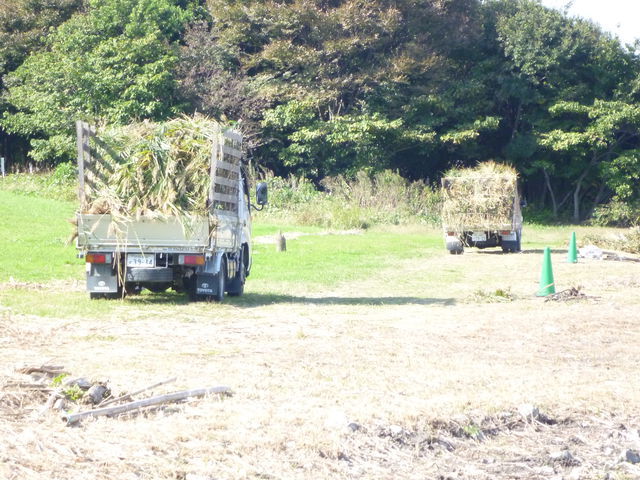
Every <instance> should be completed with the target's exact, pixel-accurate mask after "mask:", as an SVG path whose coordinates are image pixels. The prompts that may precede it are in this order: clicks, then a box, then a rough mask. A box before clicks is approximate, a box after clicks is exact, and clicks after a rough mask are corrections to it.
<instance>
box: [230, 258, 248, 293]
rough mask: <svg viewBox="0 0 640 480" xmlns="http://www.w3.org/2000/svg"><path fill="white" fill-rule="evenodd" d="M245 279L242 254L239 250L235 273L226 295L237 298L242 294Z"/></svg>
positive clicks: (245, 272) (245, 273) (245, 271)
mask: <svg viewBox="0 0 640 480" xmlns="http://www.w3.org/2000/svg"><path fill="white" fill-rule="evenodd" d="M246 279H247V270H246V266H245V263H244V253H243V251H242V250H241V251H240V253H239V254H238V259H237V262H236V272H235V275H234V276H233V278H232V279H231V280H230V281H229V283H228V286H227V293H228V294H229V296H230V297H239V296H240V295H242V294H243V293H244V283H245V281H246Z"/></svg>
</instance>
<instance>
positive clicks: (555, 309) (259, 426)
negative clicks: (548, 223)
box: [0, 250, 640, 480]
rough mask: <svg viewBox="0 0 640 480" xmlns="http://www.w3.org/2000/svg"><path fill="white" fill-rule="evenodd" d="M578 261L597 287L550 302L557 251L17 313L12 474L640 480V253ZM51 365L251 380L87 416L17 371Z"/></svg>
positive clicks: (5, 406) (569, 282) (9, 447)
mask: <svg viewBox="0 0 640 480" xmlns="http://www.w3.org/2000/svg"><path fill="white" fill-rule="evenodd" d="M565 258H566V252H556V253H554V254H553V264H554V275H555V279H556V283H557V289H558V291H561V290H563V289H568V288H572V287H576V288H577V287H578V286H579V287H580V291H581V292H583V293H584V294H585V295H587V296H588V298H577V299H575V300H572V301H549V302H545V300H544V299H543V298H537V297H535V292H536V291H537V287H538V279H539V274H540V267H541V255H540V254H539V252H529V253H527V252H525V253H522V254H511V255H501V254H491V253H488V252H479V251H473V250H470V251H468V252H466V253H465V254H464V255H462V256H449V255H447V254H446V253H445V252H443V254H442V255H441V256H438V257H436V258H433V259H419V258H416V259H413V260H411V261H407V262H402V263H400V264H398V265H394V266H393V268H390V269H388V270H385V271H384V272H381V274H380V275H379V276H377V277H376V278H370V279H368V280H367V281H364V282H360V283H358V284H345V285H336V286H334V287H332V288H327V289H324V290H315V291H307V290H306V289H305V287H304V286H300V287H299V288H292V289H291V291H288V292H280V293H278V292H275V293H276V294H277V295H274V292H269V291H268V287H263V286H258V285H253V286H252V285H251V284H249V285H248V288H247V298H246V303H243V302H238V303H234V304H230V303H229V304H222V305H218V304H206V303H198V304H185V305H171V304H166V305H163V304H162V303H159V304H153V305H146V306H140V305H139V304H136V303H135V302H133V301H125V302H124V303H119V304H118V305H117V306H115V307H114V309H113V311H112V312H111V313H109V314H101V315H96V316H94V317H87V318H85V317H83V318H42V317H38V316H35V315H25V314H18V313H15V312H13V311H11V310H10V309H6V308H4V309H0V365H2V366H3V367H2V371H1V372H0V375H1V376H0V385H1V386H2V390H1V393H0V436H1V437H2V438H3V440H2V442H0V477H2V478H7V479H39V478H72V477H78V476H80V477H82V478H93V479H95V480H103V479H104V480H107V479H109V480H111V479H114V478H118V479H129V478H131V479H190V480H200V479H217V478H225V479H244V478H262V479H266V478H274V479H275V478H287V479H289V478H314V479H322V478H326V479H329V478H362V479H374V478H375V479H379V478H406V479H413V478H416V479H417V478H420V479H424V478H441V479H449V478H451V479H454V478H455V479H458V478H465V479H513V478H523V479H561V478H566V479H576V480H578V479H584V480H587V479H589V480H591V479H604V478H610V479H620V480H622V479H631V478H640V467H638V464H635V463H634V461H635V457H634V452H637V451H638V450H640V436H639V433H638V432H639V431H640V430H639V429H640V421H639V420H638V417H637V411H638V408H639V407H640V396H638V393H637V392H638V391H640V377H638V375H637V365H636V364H637V362H636V358H637V352H638V345H639V344H640V330H639V329H638V325H637V323H638V308H639V307H640V293H639V292H640V291H639V290H638V285H639V284H640V265H639V264H638V263H633V262H629V263H626V262H606V261H588V262H587V261H584V262H579V263H578V264H575V265H573V264H567V263H566V261H565ZM48 288H52V289H54V290H55V291H58V290H57V288H58V286H56V285H52V286H50V287H48ZM261 288H262V290H261ZM25 291H28V288H26V289H25ZM498 291H502V292H507V291H508V292H509V294H508V295H507V296H501V295H499V294H497V292H498ZM493 297H501V298H503V299H504V300H503V301H495V298H493ZM44 362H54V363H56V364H58V365H64V367H65V369H66V370H68V371H69V372H71V373H72V374H73V375H77V376H86V377H88V378H99V379H101V380H104V381H105V382H108V383H109V386H110V388H111V389H112V391H113V392H115V393H116V394H119V393H123V392H130V391H133V390H136V389H139V388H142V387H144V386H146V385H149V384H152V383H154V382H156V381H159V380H162V379H163V378H167V377H172V376H176V377H177V378H178V380H177V381H176V382H175V383H174V384H171V385H164V386H162V387H159V388H158V389H157V390H154V392H153V393H154V394H156V393H165V392H170V391H176V390H179V389H190V388H198V387H205V386H209V385H215V384H224V385H229V386H230V387H231V388H232V390H233V391H234V394H233V396H231V397H228V398H220V397H217V396H212V397H207V398H204V399H197V400H193V401H188V402H185V403H180V404H175V405H168V406H166V407H163V408H160V409H154V410H151V411H143V412H140V413H139V414H137V415H125V416H121V417H115V418H102V417H101V418H96V419H90V420H86V421H84V422H82V423H81V424H80V426H78V427H73V428H71V427H67V426H65V424H64V423H63V422H62V421H61V418H60V417H61V415H60V413H59V412H52V411H49V412H47V413H46V414H44V415H42V414H41V410H42V408H41V407H42V405H43V401H44V400H45V399H46V395H45V394H43V393H42V392H38V391H35V390H34V389H33V388H30V387H28V384H29V382H31V380H30V379H29V378H25V377H24V374H19V373H17V372H16V369H17V368H19V367H20V366H23V365H24V364H42V363H44ZM20 382H23V383H22V384H21V383H20ZM21 385H22V386H21ZM524 404H531V405H534V406H535V407H537V408H538V409H539V412H541V413H542V415H541V416H536V417H532V416H526V415H523V414H522V412H521V411H520V410H519V407H521V406H522V405H524Z"/></svg>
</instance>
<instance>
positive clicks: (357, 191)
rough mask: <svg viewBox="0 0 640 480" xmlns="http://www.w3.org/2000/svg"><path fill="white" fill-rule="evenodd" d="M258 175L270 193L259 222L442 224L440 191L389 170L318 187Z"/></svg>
mask: <svg viewBox="0 0 640 480" xmlns="http://www.w3.org/2000/svg"><path fill="white" fill-rule="evenodd" d="M261 176H262V179H263V180H266V181H267V183H268V184H269V189H270V191H269V207H268V208H267V209H266V210H265V211H264V212H262V213H261V215H262V217H263V218H265V217H266V218H270V219H272V220H275V219H278V220H285V221H288V222H291V223H298V224H302V225H314V226H319V227H324V228H341V229H352V228H358V229H364V228H368V227H371V226H373V225H384V224H392V225H399V224H415V223H425V224H432V225H437V224H439V222H440V208H441V201H440V196H439V193H438V192H437V191H436V190H434V189H432V188H431V187H430V186H428V185H426V184H425V183H424V182H419V181H418V182H409V181H407V180H406V179H404V178H402V177H401V176H400V175H399V174H397V173H395V172H392V171H389V170H385V171H382V172H378V173H375V174H373V175H370V174H368V173H367V172H365V171H360V172H358V173H357V174H356V175H355V176H354V177H352V178H348V177H345V176H342V175H339V176H335V177H327V178H325V179H323V180H322V181H321V182H320V187H319V188H316V186H315V185H314V184H313V183H312V182H311V181H309V180H308V179H305V178H304V177H296V176H293V175H290V176H289V177H287V178H281V177H275V176H273V175H272V174H270V173H269V172H263V173H262V175H261Z"/></svg>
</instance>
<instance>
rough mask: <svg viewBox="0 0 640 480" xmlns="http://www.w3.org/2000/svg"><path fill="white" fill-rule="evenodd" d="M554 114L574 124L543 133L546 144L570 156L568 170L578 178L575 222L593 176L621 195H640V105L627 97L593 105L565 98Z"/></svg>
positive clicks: (622, 196) (600, 194)
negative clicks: (586, 188) (630, 101)
mask: <svg viewBox="0 0 640 480" xmlns="http://www.w3.org/2000/svg"><path fill="white" fill-rule="evenodd" d="M551 113H552V114H554V115H556V116H564V117H565V118H567V119H568V121H567V124H568V125H570V127H569V128H565V129H556V130H552V131H550V132H547V133H545V134H543V136H542V140H541V143H542V145H543V146H546V147H548V148H550V149H551V150H553V151H557V152H563V153H567V154H568V158H569V159H570V160H569V165H567V166H565V167H564V169H563V171H564V172H568V173H569V174H571V175H572V176H575V177H577V179H576V181H575V187H574V190H573V220H574V221H579V220H580V219H581V215H580V213H581V212H580V203H581V199H582V188H583V185H584V182H585V180H586V179H588V178H589V176H590V175H593V174H596V175H598V174H599V175H598V176H600V177H602V180H601V181H600V190H599V192H600V193H599V194H598V195H597V196H596V198H595V200H594V203H595V204H597V203H599V202H600V200H602V194H603V192H604V188H605V187H609V188H610V189H611V190H612V191H613V192H614V193H615V194H616V195H617V197H618V198H619V199H625V200H631V199H635V198H638V194H639V193H640V189H639V188H638V179H640V150H639V149H640V106H638V105H637V104H629V103H625V102H621V101H603V100H596V101H595V102H594V103H593V104H592V105H588V106H586V105H581V104H578V103H576V102H560V103H558V104H556V105H554V106H553V107H552V109H551Z"/></svg>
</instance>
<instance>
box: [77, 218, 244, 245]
mask: <svg viewBox="0 0 640 480" xmlns="http://www.w3.org/2000/svg"><path fill="white" fill-rule="evenodd" d="M77 220H78V247H79V248H81V249H85V250H93V251H100V250H106V251H153V250H161V251H176V252H178V251H185V252H187V251H188V252H204V251H206V250H207V249H210V248H213V247H216V248H223V249H224V248H229V249H231V248H234V247H235V245H236V242H237V239H236V238H235V237H236V234H235V231H236V230H237V228H236V223H237V217H232V216H226V215H216V216H215V217H205V216H201V217H192V218H190V219H185V220H182V221H181V220H180V219H179V218H178V217H170V216H168V217H163V218H157V217H151V216H141V217H140V218H138V219H133V218H132V219H126V220H124V221H117V222H116V221H113V218H112V217H111V215H108V214H106V215H93V214H78V216H77Z"/></svg>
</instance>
